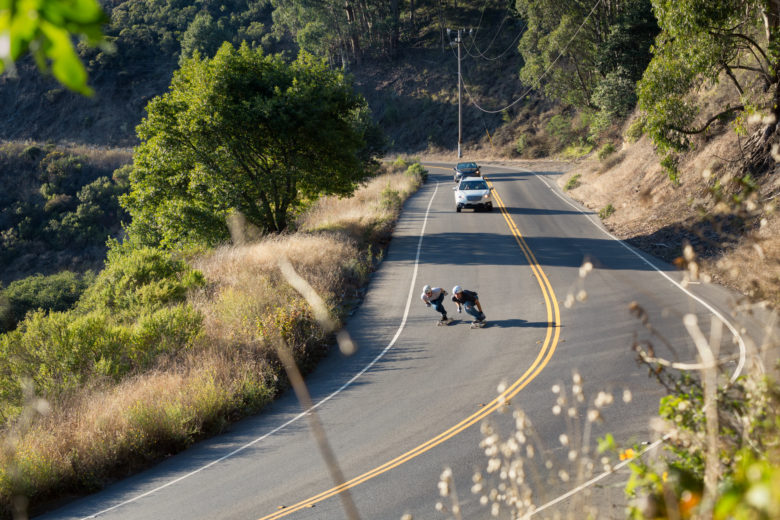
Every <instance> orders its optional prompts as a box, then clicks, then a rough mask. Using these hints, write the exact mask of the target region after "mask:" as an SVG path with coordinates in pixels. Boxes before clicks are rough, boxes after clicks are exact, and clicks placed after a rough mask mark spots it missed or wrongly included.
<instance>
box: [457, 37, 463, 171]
mask: <svg viewBox="0 0 780 520" xmlns="http://www.w3.org/2000/svg"><path fill="white" fill-rule="evenodd" d="M460 31H461V30H460V29H458V38H457V39H456V40H455V42H456V43H457V44H458V159H460V158H461V157H463V154H462V153H461V150H460V145H461V143H462V142H463V105H462V103H461V97H460V96H461V90H462V88H463V78H462V76H461V75H460V44H461V39H460Z"/></svg>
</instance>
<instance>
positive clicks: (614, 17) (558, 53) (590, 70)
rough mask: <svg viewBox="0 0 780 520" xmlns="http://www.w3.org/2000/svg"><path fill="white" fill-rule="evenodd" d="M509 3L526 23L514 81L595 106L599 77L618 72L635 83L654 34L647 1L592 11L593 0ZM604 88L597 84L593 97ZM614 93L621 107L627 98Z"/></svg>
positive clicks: (629, 1)
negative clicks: (513, 5)
mask: <svg viewBox="0 0 780 520" xmlns="http://www.w3.org/2000/svg"><path fill="white" fill-rule="evenodd" d="M515 6H516V9H517V11H518V13H519V14H520V16H521V17H522V18H523V19H524V20H525V21H526V22H527V27H528V28H527V30H526V32H525V34H524V35H523V37H522V39H521V40H520V45H519V49H520V53H521V54H522V55H523V59H524V61H525V64H524V66H523V68H522V69H521V70H520V79H521V80H522V81H524V82H525V83H526V84H528V85H531V86H534V87H536V86H541V88H542V89H543V91H544V93H545V94H546V95H547V96H549V97H552V98H554V99H557V100H560V101H564V102H566V103H569V104H571V105H574V106H577V107H581V108H583V107H590V108H596V107H597V101H596V100H594V99H593V95H594V93H595V92H596V90H597V89H598V88H599V86H600V84H601V83H602V82H604V81H605V80H604V78H607V77H609V76H610V75H614V74H615V73H616V72H617V71H621V70H622V71H624V72H621V73H619V75H622V76H625V77H626V79H627V82H628V83H631V82H635V81H636V80H637V79H639V77H641V74H642V71H643V70H644V68H645V66H646V65H647V62H648V61H649V58H650V57H649V48H650V45H651V43H652V40H653V37H654V35H655V34H656V32H657V27H656V25H655V21H654V18H653V15H652V12H651V10H650V0H618V1H615V2H610V8H609V9H593V7H594V6H593V2H588V1H583V0H574V1H568V2H559V1H556V0H542V1H535V0H534V1H532V0H516V2H515ZM606 81H607V83H608V84H614V83H615V81H616V80H615V79H610V80H606ZM538 83H541V85H537V84H538ZM610 88H611V86H609V85H604V86H603V87H601V89H600V90H601V93H600V94H599V99H601V100H602V101H603V100H604V98H605V97H608V95H609V93H608V90H609V89H610ZM621 89H623V90H625V89H624V88H623V86H621ZM617 97H618V98H619V100H620V101H621V107H624V103H625V102H627V101H629V99H628V98H627V97H626V96H625V95H624V94H621V95H619V96H617ZM622 109H623V110H624V108H622Z"/></svg>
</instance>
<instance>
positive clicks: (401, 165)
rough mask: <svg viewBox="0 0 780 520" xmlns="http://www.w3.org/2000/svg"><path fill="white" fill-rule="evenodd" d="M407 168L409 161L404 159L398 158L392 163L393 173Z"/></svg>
mask: <svg viewBox="0 0 780 520" xmlns="http://www.w3.org/2000/svg"><path fill="white" fill-rule="evenodd" d="M408 167H409V161H407V160H406V159H405V158H404V157H401V156H398V157H396V159H395V161H393V171H403V170H405V169H407V168H408Z"/></svg>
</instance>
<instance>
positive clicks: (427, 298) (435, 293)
mask: <svg viewBox="0 0 780 520" xmlns="http://www.w3.org/2000/svg"><path fill="white" fill-rule="evenodd" d="M446 294H447V291H445V290H444V289H442V288H441V287H431V286H430V285H426V286H425V287H423V292H422V295H421V296H420V299H421V300H422V301H424V302H425V305H427V306H428V307H430V306H431V305H433V308H434V309H436V312H440V313H441V321H442V323H446V322H447V311H446V310H445V309H444V305H442V303H441V302H442V301H444V296H446Z"/></svg>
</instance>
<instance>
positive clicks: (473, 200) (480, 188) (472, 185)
mask: <svg viewBox="0 0 780 520" xmlns="http://www.w3.org/2000/svg"><path fill="white" fill-rule="evenodd" d="M452 189H453V190H455V211H457V212H459V213H460V210H462V209H463V208H474V211H477V210H480V209H486V210H487V211H491V210H492V209H493V194H492V193H491V192H490V187H489V186H488V184H487V182H485V179H482V178H480V177H465V178H463V179H461V181H460V183H459V184H458V185H457V186H456V187H455V188H452Z"/></svg>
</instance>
